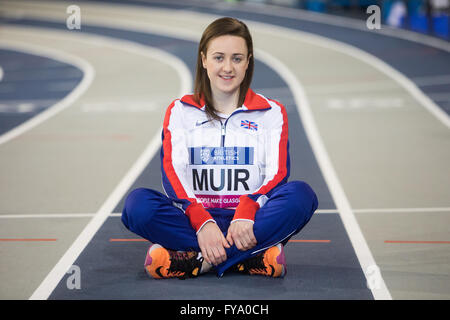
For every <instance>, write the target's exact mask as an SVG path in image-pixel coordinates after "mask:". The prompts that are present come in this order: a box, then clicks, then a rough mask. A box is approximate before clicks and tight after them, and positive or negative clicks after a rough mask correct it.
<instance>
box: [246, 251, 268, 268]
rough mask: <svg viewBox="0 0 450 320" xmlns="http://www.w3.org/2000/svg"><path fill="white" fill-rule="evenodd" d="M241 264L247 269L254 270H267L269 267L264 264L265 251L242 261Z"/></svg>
mask: <svg viewBox="0 0 450 320" xmlns="http://www.w3.org/2000/svg"><path fill="white" fill-rule="evenodd" d="M241 264H242V265H243V266H244V267H245V271H254V272H266V271H267V268H266V266H265V265H264V253H260V254H258V255H256V256H254V257H251V258H249V259H247V260H245V261H242V262H241Z"/></svg>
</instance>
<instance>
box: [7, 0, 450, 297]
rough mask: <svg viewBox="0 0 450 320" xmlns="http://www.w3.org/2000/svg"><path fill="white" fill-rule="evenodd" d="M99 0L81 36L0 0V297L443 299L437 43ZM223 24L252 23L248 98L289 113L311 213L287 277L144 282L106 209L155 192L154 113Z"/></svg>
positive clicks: (59, 20) (244, 14)
mask: <svg viewBox="0 0 450 320" xmlns="http://www.w3.org/2000/svg"><path fill="white" fill-rule="evenodd" d="M110 3H111V2H110V1H109V3H108V4H105V3H101V2H81V3H80V4H79V5H80V7H81V10H82V13H83V20H82V29H81V31H69V30H67V29H66V26H65V18H66V17H67V14H66V13H65V8H66V7H67V5H68V4H66V3H61V2H57V3H56V2H40V1H39V2H32V3H30V2H17V1H15V2H8V1H2V6H3V5H4V8H5V9H4V11H3V12H2V31H0V32H1V33H0V44H1V46H0V48H2V50H1V51H0V57H1V58H2V60H1V62H0V67H1V68H2V75H3V76H2V80H1V81H0V98H1V99H2V100H1V101H0V104H1V106H2V110H0V112H1V119H0V121H1V122H0V123H2V132H1V134H3V135H2V136H0V143H1V144H0V153H1V154H2V156H1V159H2V160H1V161H2V163H1V170H2V173H1V175H2V183H1V188H2V194H4V195H5V196H4V197H3V196H2V202H1V206H2V207H1V210H0V214H1V215H2V216H1V219H2V224H1V229H0V232H1V234H0V237H1V238H2V239H1V240H2V241H1V243H0V248H1V251H2V256H4V257H6V258H7V259H2V262H1V265H0V268H1V269H0V270H1V275H0V277H1V278H2V284H6V285H3V286H2V291H1V292H0V295H1V297H2V298H19V299H26V298H29V297H31V298H32V299H46V298H49V299H236V298H238V299H373V298H375V299H390V298H391V297H392V298H394V299H396V298H397V299H403V298H444V299H446V298H448V297H450V288H449V287H448V285H446V283H448V277H449V269H450V268H449V263H448V261H449V259H448V258H449V256H450V255H449V248H448V243H449V242H448V240H449V239H448V238H447V237H448V234H449V226H448V225H449V224H448V218H447V216H448V213H449V211H450V209H449V197H448V196H446V193H448V191H446V190H449V188H448V187H449V186H448V184H449V180H450V179H448V178H449V174H448V164H447V163H449V161H448V160H450V157H449V150H450V148H449V139H448V138H449V133H448V127H449V126H448V112H449V108H448V106H449V104H448V101H449V100H448V98H447V100H445V97H446V94H447V95H448V88H449V83H450V81H449V78H450V76H449V75H450V70H448V69H449V68H450V67H449V65H450V64H449V63H448V62H449V61H450V60H449V52H448V51H449V50H448V47H447V50H446V49H445V44H440V43H439V44H438V45H436V44H435V43H422V42H420V41H409V40H406V39H405V37H406V38H407V36H403V35H402V38H398V37H392V36H386V35H382V34H375V33H370V32H368V31H366V30H360V29H358V28H355V27H351V28H350V27H349V26H346V27H344V26H337V25H336V23H331V22H330V21H333V20H332V19H331V20H330V21H329V22H328V23H327V22H322V23H317V22H312V21H311V20H310V18H308V17H309V15H306V16H304V15H303V13H302V14H300V12H299V15H298V17H292V15H289V14H288V13H286V11H283V10H278V11H277V10H275V11H274V12H273V14H272V15H269V14H267V13H264V12H258V10H248V9H246V7H240V6H236V7H234V6H233V7H225V5H219V6H200V5H198V6H197V5H195V3H192V4H189V5H186V4H184V5H181V4H176V3H172V4H171V5H162V4H158V3H150V2H132V1H129V2H127V3H128V4H129V5H127V6H125V7H123V6H119V3H117V7H116V5H112V4H110ZM183 3H186V2H183ZM18 12H20V14H18ZM283 12H284V13H283ZM283 14H285V16H284V17H283V16H282V15H283ZM222 15H231V16H235V17H238V18H240V19H243V20H244V21H246V22H248V24H249V26H250V29H251V31H252V34H253V35H254V40H255V47H256V48H257V50H258V51H256V53H255V56H256V59H257V60H256V66H255V76H254V81H253V86H252V87H253V89H254V90H255V91H256V92H260V93H263V94H264V95H266V96H269V97H271V98H275V99H277V100H279V101H281V102H282V103H283V104H284V105H285V106H286V107H287V111H288V115H289V120H290V154H291V177H290V180H304V181H306V182H308V183H309V184H310V185H312V187H313V188H314V190H316V192H317V194H318V197H319V203H320V206H319V210H318V212H317V213H316V214H315V215H314V216H313V218H312V219H311V221H310V223H309V224H308V225H307V226H306V227H305V228H304V229H303V230H302V232H301V233H300V234H298V235H297V236H296V237H295V238H293V239H292V240H291V243H289V245H288V246H287V247H286V255H287V261H288V275H287V277H286V278H284V279H266V278H263V277H248V276H242V275H238V274H231V273H227V274H225V275H224V277H222V278H220V279H218V278H217V277H216V276H215V275H214V274H208V275H205V276H202V277H199V278H198V279H195V280H186V281H179V280H177V279H172V280H167V281H155V280H151V279H149V278H148V277H147V275H146V274H145V272H144V269H143V260H144V257H145V252H146V249H147V248H148V246H149V243H148V242H146V241H143V240H142V239H139V238H138V237H137V236H136V235H133V234H131V233H130V232H129V231H128V230H126V229H125V228H124V227H123V225H122V224H121V222H120V214H119V213H120V212H121V210H122V207H123V199H124V198H125V197H126V195H127V194H128V193H129V191H131V190H132V189H134V188H136V187H149V188H153V189H156V190H160V191H162V190H161V183H160V160H159V152H158V151H159V146H160V145H159V142H160V141H159V138H160V125H161V120H162V116H163V112H164V110H165V108H166V107H167V105H168V103H170V101H171V100H173V99H174V98H175V97H179V96H180V95H181V94H183V92H189V91H190V90H191V84H192V74H193V72H194V65H195V58H196V57H195V54H196V44H197V41H198V40H197V39H198V37H199V36H200V34H201V31H202V30H203V28H204V27H205V26H206V25H207V24H208V23H209V22H210V21H212V20H213V19H214V18H215V17H216V16H222ZM286 15H287V16H288V17H286ZM289 16H290V17H289ZM257 22H258V23H257ZM187 26H189V28H188V27H187ZM278 28H288V29H278ZM280 31H285V34H281V33H280ZM299 31H307V32H308V33H303V32H299ZM311 34H317V35H321V36H325V37H327V38H332V39H334V40H338V41H339V42H327V40H324V38H315V37H312V36H311ZM328 41H329V40H328ZM296 42H299V43H298V44H297V43H296ZM345 43H347V44H351V45H352V47H348V46H345ZM297 45H298V47H296V46H297ZM441 46H443V47H441ZM355 47H356V48H361V49H363V50H366V51H367V52H369V53H371V54H372V55H373V56H376V57H378V60H377V59H376V58H374V57H373V56H370V55H368V56H365V55H364V53H362V52H361V51H358V50H357V49H355ZM296 48H298V50H296ZM65 54H66V55H65ZM383 61H385V62H386V63H387V64H384V62H383ZM418 62H422V63H418ZM392 67H394V68H395V69H393V68H392ZM174 69H175V70H174ZM396 70H397V71H396ZM396 72H399V73H396ZM80 74H84V78H83V79H81V77H80ZM167 84H170V86H171V88H168V85H167ZM27 88H29V89H27ZM74 88H75V89H74ZM419 88H420V89H419ZM74 92H75V93H77V94H74ZM423 92H425V93H426V94H427V96H425V95H424V94H423ZM67 97H70V99H67ZM430 98H431V99H430ZM57 101H59V104H58V102H57ZM149 101H150V102H149ZM36 102H38V103H36ZM55 104H56V105H57V106H59V107H60V108H59V109H57V110H56V111H54V112H53V113H49V112H48V111H52V110H55V108H54V106H55ZM43 110H44V111H43ZM46 112H47V117H43V118H42V120H40V121H36V122H35V123H33V122H30V119H31V120H33V119H36V118H38V117H36V115H37V114H39V115H41V116H42V115H45V114H46ZM17 119H18V120H17ZM3 123H5V126H3ZM20 124H22V125H20ZM27 124H28V125H27ZM14 127H15V128H16V129H17V128H19V129H20V128H22V129H21V130H16V131H14V130H11V129H12V128H14ZM3 128H6V129H3ZM11 132H12V133H13V134H11ZM14 132H16V133H14ZM5 133H6V134H5ZM8 134H9V135H8ZM423 154H425V155H426V157H425V156H424V155H423ZM404 160H409V161H404ZM130 168H131V169H130ZM417 168H420V169H421V171H420V172H418V171H417ZM411 173H414V174H415V175H416V176H414V175H412V174H411ZM3 177H5V179H3ZM417 182H421V184H420V185H418V183H417ZM445 188H446V189H445ZM431 190H433V191H434V192H430V191H431ZM344 191H345V192H344ZM427 191H428V192H427ZM6 199H8V201H6ZM405 242H406V243H405ZM410 242H412V243H410ZM30 261H33V262H32V263H31V264H30ZM72 265H75V266H78V267H79V268H80V269H79V270H80V271H81V282H80V283H81V288H80V289H76V288H75V289H70V285H69V286H68V283H69V282H70V281H71V280H72V279H73V278H71V274H69V273H66V271H68V270H69V268H70V267H71V266H72ZM374 266H378V267H379V268H380V270H381V277H376V276H377V274H376V269H374ZM70 270H72V269H70ZM368 280H369V284H372V286H370V287H369V286H368V282H367V281H368ZM194 282H195V283H194ZM212 288H214V290H212Z"/></svg>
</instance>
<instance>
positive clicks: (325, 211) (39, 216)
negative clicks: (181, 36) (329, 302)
mask: <svg viewBox="0 0 450 320" xmlns="http://www.w3.org/2000/svg"><path fill="white" fill-rule="evenodd" d="M445 212H450V207H436V208H374V209H353V213H445ZM338 213H339V211H338V210H337V209H318V210H316V212H315V213H314V214H338ZM95 215H96V213H35V214H0V219H53V218H56V219H59V218H91V217H93V216H95ZM109 216H110V217H121V216H122V213H121V212H113V213H110V214H109Z"/></svg>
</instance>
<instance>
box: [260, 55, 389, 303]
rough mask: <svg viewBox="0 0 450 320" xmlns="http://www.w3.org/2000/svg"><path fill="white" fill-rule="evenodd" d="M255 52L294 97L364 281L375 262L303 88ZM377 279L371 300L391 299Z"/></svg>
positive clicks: (275, 62) (278, 63)
mask: <svg viewBox="0 0 450 320" xmlns="http://www.w3.org/2000/svg"><path fill="white" fill-rule="evenodd" d="M255 51H256V52H255V56H257V57H258V58H259V59H261V60H262V61H263V62H265V63H266V64H267V65H269V66H271V67H272V69H273V70H274V71H275V72H277V73H278V74H279V75H280V77H281V78H282V79H283V80H284V81H285V82H286V83H287V84H288V86H289V88H290V89H291V92H292V93H293V95H294V99H295V101H296V105H297V110H298V112H299V115H300V119H301V122H302V123H303V127H304V128H305V132H306V134H307V136H308V140H309V141H310V143H311V147H312V149H313V152H314V155H315V157H316V160H317V162H318V164H319V167H320V170H321V171H322V173H323V176H324V178H325V181H326V183H327V185H328V190H329V191H330V193H331V195H332V197H333V200H334V203H335V204H336V207H337V210H338V211H339V214H340V216H341V219H342V222H343V224H344V227H345V230H346V232H347V234H348V236H349V238H350V241H351V243H352V245H353V248H354V250H355V253H356V256H357V258H358V261H359V263H360V265H361V268H362V271H363V273H364V275H365V276H366V279H367V281H369V278H368V275H367V274H366V272H367V271H368V270H371V268H373V266H376V262H375V259H374V258H373V256H372V253H371V251H370V248H369V246H368V245H367V242H366V239H365V238H364V235H363V233H362V231H361V228H360V227H359V224H358V221H357V220H356V218H355V215H354V213H353V211H352V208H351V206H350V203H349V201H348V199H347V196H346V195H345V192H344V189H343V187H342V185H341V183H340V181H339V179H338V177H337V174H336V171H335V169H334V167H333V164H332V162H331V160H330V158H329V156H328V153H327V151H326V149H325V146H324V143H323V141H322V138H321V137H320V134H319V130H318V128H317V126H316V122H315V120H314V116H313V113H312V111H311V107H310V104H309V101H308V99H307V97H306V94H305V92H304V90H303V87H302V86H301V84H300V82H299V81H298V79H297V77H296V76H295V75H294V74H293V73H292V72H291V71H290V70H289V68H287V67H286V65H285V64H283V63H282V62H281V61H279V60H278V59H277V58H275V57H274V56H272V55H270V54H268V53H267V52H265V51H262V50H259V49H256V50H255ZM378 280H379V287H378V288H369V289H370V290H371V292H372V294H373V297H374V298H375V299H376V300H391V299H392V297H391V294H390V293H389V290H388V288H387V287H386V284H385V282H384V280H383V278H382V276H381V274H380V278H379V279H378ZM368 283H369V282H368Z"/></svg>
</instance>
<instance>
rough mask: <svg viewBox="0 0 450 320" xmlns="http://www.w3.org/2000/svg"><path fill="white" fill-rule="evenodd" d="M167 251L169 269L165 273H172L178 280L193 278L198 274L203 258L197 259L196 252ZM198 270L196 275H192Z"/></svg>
mask: <svg viewBox="0 0 450 320" xmlns="http://www.w3.org/2000/svg"><path fill="white" fill-rule="evenodd" d="M168 251H169V259H170V267H169V269H167V272H169V273H172V274H173V275H174V276H176V277H178V278H179V279H186V278H194V277H197V275H198V274H199V273H200V268H201V266H202V262H203V257H201V258H200V259H197V256H198V253H197V252H192V251H189V252H183V251H173V250H168ZM196 268H198V270H197V274H193V272H194V270H195V269H196Z"/></svg>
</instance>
